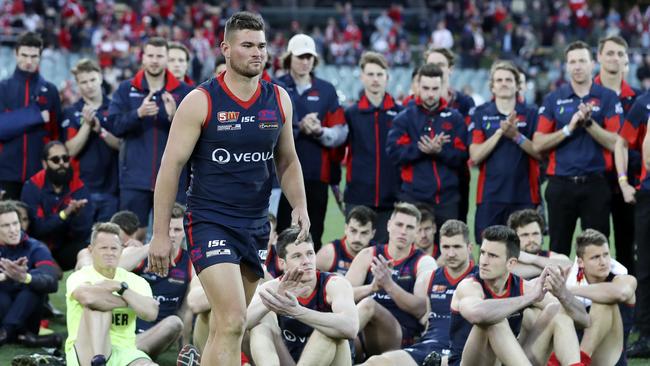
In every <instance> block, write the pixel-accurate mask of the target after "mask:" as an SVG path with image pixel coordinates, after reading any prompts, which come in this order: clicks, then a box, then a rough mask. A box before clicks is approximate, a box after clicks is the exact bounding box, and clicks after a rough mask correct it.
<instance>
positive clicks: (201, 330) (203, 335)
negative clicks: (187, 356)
mask: <svg viewBox="0 0 650 366" xmlns="http://www.w3.org/2000/svg"><path fill="white" fill-rule="evenodd" d="M208 334H210V312H209V311H206V312H204V313H200V314H198V315H197V316H196V322H194V333H193V334H192V342H193V343H194V345H195V346H196V348H198V350H199V352H201V353H203V350H204V349H205V343H206V342H207V341H208Z"/></svg>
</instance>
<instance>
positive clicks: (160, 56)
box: [142, 45, 167, 77]
mask: <svg viewBox="0 0 650 366" xmlns="http://www.w3.org/2000/svg"><path fill="white" fill-rule="evenodd" d="M142 66H143V67H144V71H145V72H146V73H147V74H149V75H150V76H154V77H156V76H160V75H162V73H163V72H164V71H165V69H167V47H163V46H161V47H156V46H152V45H146V46H145V47H144V53H143V55H142Z"/></svg>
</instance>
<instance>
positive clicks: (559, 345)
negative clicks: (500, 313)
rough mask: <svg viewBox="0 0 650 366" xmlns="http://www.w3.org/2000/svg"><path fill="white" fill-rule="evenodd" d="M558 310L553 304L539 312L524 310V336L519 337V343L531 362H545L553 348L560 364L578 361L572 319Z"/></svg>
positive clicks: (557, 305)
mask: <svg viewBox="0 0 650 366" xmlns="http://www.w3.org/2000/svg"><path fill="white" fill-rule="evenodd" d="M560 310H561V305H560V304H558V303H554V304H549V305H547V306H546V308H544V311H542V312H541V313H539V312H538V311H537V312H535V311H534V310H533V311H530V309H527V310H526V311H525V312H524V319H526V318H528V319H529V320H527V321H524V327H525V328H527V331H526V333H527V335H528V336H527V337H520V343H521V344H522V347H523V349H524V352H526V356H528V359H529V360H530V361H531V362H532V363H533V364H534V365H545V364H546V361H547V360H548V358H549V356H550V354H551V352H552V351H553V350H555V354H556V356H557V358H558V360H559V361H560V362H561V363H562V364H563V365H570V364H574V363H577V362H580V345H579V343H578V336H577V335H576V331H575V327H574V326H573V320H572V319H571V318H570V317H569V316H568V315H566V314H565V313H563V312H560ZM529 311H530V312H529ZM535 313H538V314H540V315H539V316H538V317H537V318H536V319H533V320H532V324H531V320H530V318H531V317H530V315H531V314H535Z"/></svg>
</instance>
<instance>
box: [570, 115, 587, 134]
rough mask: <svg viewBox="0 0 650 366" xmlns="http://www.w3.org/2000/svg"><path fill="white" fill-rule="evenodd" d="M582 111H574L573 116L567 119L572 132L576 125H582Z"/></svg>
mask: <svg viewBox="0 0 650 366" xmlns="http://www.w3.org/2000/svg"><path fill="white" fill-rule="evenodd" d="M584 117H585V115H584V113H583V112H582V110H578V111H576V112H575V113H574V114H573V116H571V121H569V124H568V127H569V131H570V132H573V131H575V130H576V129H577V128H578V127H580V126H582V123H583V122H582V121H583V120H584Z"/></svg>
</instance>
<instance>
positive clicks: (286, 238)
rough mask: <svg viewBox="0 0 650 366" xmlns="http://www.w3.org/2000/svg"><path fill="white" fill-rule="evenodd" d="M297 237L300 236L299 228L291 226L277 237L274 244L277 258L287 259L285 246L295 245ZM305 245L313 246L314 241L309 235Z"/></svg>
mask: <svg viewBox="0 0 650 366" xmlns="http://www.w3.org/2000/svg"><path fill="white" fill-rule="evenodd" d="M298 235H300V228H299V227H297V226H292V227H289V228H287V229H285V230H284V231H282V232H281V233H280V235H279V236H278V242H277V243H276V244H275V249H276V250H277V251H278V257H280V258H282V259H286V258H287V246H289V245H291V244H296V240H298ZM304 242H305V243H311V245H312V246H313V245H314V240H313V239H312V238H311V234H309V235H308V236H307V239H305V241H304Z"/></svg>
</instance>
